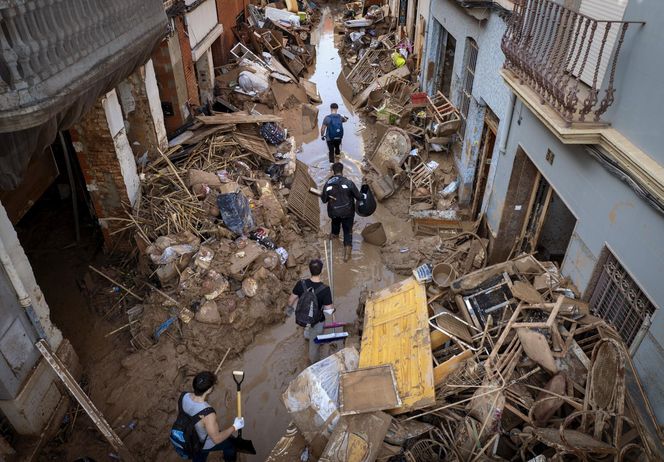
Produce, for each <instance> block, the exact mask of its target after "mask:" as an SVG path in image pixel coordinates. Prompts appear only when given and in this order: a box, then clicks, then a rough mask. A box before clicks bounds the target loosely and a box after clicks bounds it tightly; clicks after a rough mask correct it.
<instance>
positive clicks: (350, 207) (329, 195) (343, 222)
mask: <svg viewBox="0 0 664 462" xmlns="http://www.w3.org/2000/svg"><path fill="white" fill-rule="evenodd" d="M343 171H344V166H343V164H341V163H339V162H336V163H334V164H332V173H333V176H332V177H331V178H330V179H329V180H327V182H326V183H325V185H324V186H323V193H322V194H321V200H322V201H323V204H327V215H328V216H329V217H330V219H331V220H332V229H331V230H330V239H336V238H337V237H339V233H340V231H341V229H342V228H343V230H344V261H348V260H350V255H351V252H352V250H353V222H354V221H355V201H356V200H357V201H359V200H360V199H361V197H362V196H360V191H358V189H357V186H355V183H353V182H352V181H351V180H349V179H348V178H346V177H344V176H343V175H342V173H343Z"/></svg>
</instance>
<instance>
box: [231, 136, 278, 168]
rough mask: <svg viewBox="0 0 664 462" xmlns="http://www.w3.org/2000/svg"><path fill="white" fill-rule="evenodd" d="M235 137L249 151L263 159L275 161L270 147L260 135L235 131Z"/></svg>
mask: <svg viewBox="0 0 664 462" xmlns="http://www.w3.org/2000/svg"><path fill="white" fill-rule="evenodd" d="M233 138H234V139H235V141H237V143H238V144H239V145H240V146H242V147H243V148H244V149H246V150H247V151H250V152H253V153H254V154H256V155H257V156H259V157H262V158H263V159H265V160H267V161H269V162H274V161H275V158H274V156H273V155H272V153H271V152H270V148H269V146H268V145H267V143H266V142H265V140H264V139H263V138H261V137H258V136H252V135H248V134H246V133H234V134H233Z"/></svg>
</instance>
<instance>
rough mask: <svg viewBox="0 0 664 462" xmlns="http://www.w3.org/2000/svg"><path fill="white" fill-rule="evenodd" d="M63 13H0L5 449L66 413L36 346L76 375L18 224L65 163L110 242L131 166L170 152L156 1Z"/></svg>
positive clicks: (125, 203)
mask: <svg viewBox="0 0 664 462" xmlns="http://www.w3.org/2000/svg"><path fill="white" fill-rule="evenodd" d="M69 4H70V6H69V7H67V8H66V14H64V13H63V11H65V10H62V8H63V6H62V5H60V4H58V3H54V2H32V1H30V2H10V3H7V2H5V3H4V4H2V5H0V18H2V22H3V28H0V46H2V54H1V55H0V69H2V71H1V72H0V142H2V145H3V149H2V153H1V154H0V157H1V158H2V159H1V160H2V161H1V162H0V268H2V269H1V270H0V300H1V303H0V433H1V434H0V443H3V444H0V450H1V451H6V450H8V449H7V448H8V444H4V443H7V441H4V440H3V438H5V437H7V434H9V433H12V434H19V435H30V436H35V437H40V436H42V437H43V436H44V435H47V431H48V428H49V425H55V426H57V425H59V422H61V420H62V417H63V416H64V412H65V411H66V410H67V407H68V402H69V401H68V400H69V396H68V394H67V393H66V392H64V391H63V388H62V387H61V385H60V383H59V379H58V378H57V376H56V375H55V373H54V371H53V370H52V368H51V366H49V365H48V364H47V362H46V361H45V360H44V359H43V358H42V356H41V355H40V353H39V351H38V350H37V349H36V348H35V342H36V341H37V340H38V339H44V340H46V342H47V343H48V345H49V346H50V348H51V350H52V351H54V352H56V354H57V355H58V357H59V358H60V359H61V360H62V361H63V362H64V363H65V364H66V365H67V367H69V368H70V371H71V373H72V374H73V375H74V376H76V375H77V374H80V371H79V368H78V360H77V356H76V352H75V351H74V350H73V348H72V346H71V344H70V343H69V341H68V340H67V339H65V338H63V335H62V332H61V331H60V330H59V329H58V328H57V327H56V326H54V325H53V323H52V322H51V312H50V308H49V305H48V300H46V299H45V296H44V293H42V290H41V289H40V286H39V284H38V282H37V280H36V278H35V274H34V272H33V269H32V266H31V264H30V261H29V260H28V258H27V255H26V252H25V251H24V248H23V247H22V245H21V242H20V241H19V237H18V235H17V232H16V229H15V224H16V223H17V222H18V221H19V220H20V219H21V217H22V216H23V215H24V214H25V213H26V212H27V211H28V210H29V209H30V207H32V206H33V204H34V203H35V202H36V201H38V200H39V198H40V195H41V194H43V193H44V191H45V190H46V189H47V188H48V187H49V186H50V185H51V183H52V182H53V180H54V179H55V178H56V177H57V176H58V167H57V165H58V164H59V165H64V164H67V166H68V168H67V170H68V172H67V175H68V176H69V178H70V180H71V183H70V185H72V186H73V185H75V184H76V181H74V179H73V175H72V170H75V171H77V172H78V171H80V172H82V178H81V179H80V182H81V184H82V185H83V187H82V188H76V187H72V188H71V189H70V191H69V194H70V195H72V196H74V197H77V196H81V197H82V196H85V197H89V199H90V202H91V204H92V206H91V208H92V213H93V214H94V215H95V217H96V219H97V220H98V223H99V225H100V228H101V230H102V233H103V234H104V237H105V238H106V239H107V241H108V242H109V243H110V242H111V241H112V236H113V230H114V229H115V228H114V227H116V226H117V224H116V222H114V221H112V220H109V219H110V218H111V217H118V216H121V215H122V214H123V213H124V207H131V206H132V205H133V204H134V203H135V202H136V200H137V198H138V196H139V194H140V179H139V175H138V168H139V167H138V166H137V165H138V164H140V163H141V162H144V161H145V160H146V159H147V153H148V152H154V151H156V150H158V149H162V150H163V149H166V147H167V139H166V129H165V127H164V117H163V114H162V110H161V101H160V97H159V89H158V86H157V80H156V74H155V69H154V64H153V62H152V61H151V60H150V55H151V54H152V52H153V50H154V49H155V47H157V46H158V44H159V43H160V42H161V41H162V39H163V38H164V37H165V36H166V34H167V18H166V15H165V13H164V7H163V3H162V1H161V0H140V1H136V0H117V1H115V2H113V5H112V6H109V4H107V2H103V1H87V2H81V1H77V0H72V1H71V2H69ZM5 71H6V72H5ZM54 146H57V148H58V154H57V156H58V162H57V163H56V162H55V157H56V155H55V154H54V152H55V149H53V147H54ZM70 163H76V167H77V168H76V169H70V168H69V167H70V166H71V165H70ZM81 189H84V191H82V190H81ZM77 229H78V228H77ZM77 371H78V372H77ZM36 439H37V440H39V438H36ZM1 454H5V452H1Z"/></svg>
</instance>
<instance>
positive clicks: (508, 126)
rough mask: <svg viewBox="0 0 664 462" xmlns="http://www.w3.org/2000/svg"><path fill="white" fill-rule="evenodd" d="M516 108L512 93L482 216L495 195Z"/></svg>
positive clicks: (501, 126) (488, 183) (483, 204)
mask: <svg viewBox="0 0 664 462" xmlns="http://www.w3.org/2000/svg"><path fill="white" fill-rule="evenodd" d="M515 107H516V95H515V94H514V92H512V91H510V102H509V104H508V105H507V112H506V113H505V120H504V122H503V123H502V124H501V125H500V145H499V146H498V156H497V158H496V160H495V162H496V163H495V166H496V167H495V169H494V170H493V175H492V176H491V178H489V179H488V180H487V185H486V191H487V194H485V196H484V200H483V202H482V210H481V214H483V215H484V214H486V209H487V208H488V207H489V201H490V199H491V195H492V194H493V182H494V180H495V178H496V172H498V164H499V163H500V159H501V158H502V156H504V155H505V153H506V152H507V141H508V140H509V137H510V129H511V128H512V116H513V115H514V108H515Z"/></svg>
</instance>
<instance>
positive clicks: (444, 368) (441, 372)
mask: <svg viewBox="0 0 664 462" xmlns="http://www.w3.org/2000/svg"><path fill="white" fill-rule="evenodd" d="M472 356H473V352H472V351H471V350H464V351H462V352H461V353H459V354H458V355H455V356H452V357H451V358H450V359H448V360H447V361H445V362H444V363H442V364H439V365H438V366H436V367H434V369H433V383H435V384H436V385H440V384H441V383H443V381H444V380H445V379H446V378H447V376H448V375H450V374H451V373H452V372H454V371H455V370H457V368H458V367H459V365H460V364H461V363H462V362H464V361H465V360H466V359H468V358H470V357H472Z"/></svg>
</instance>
